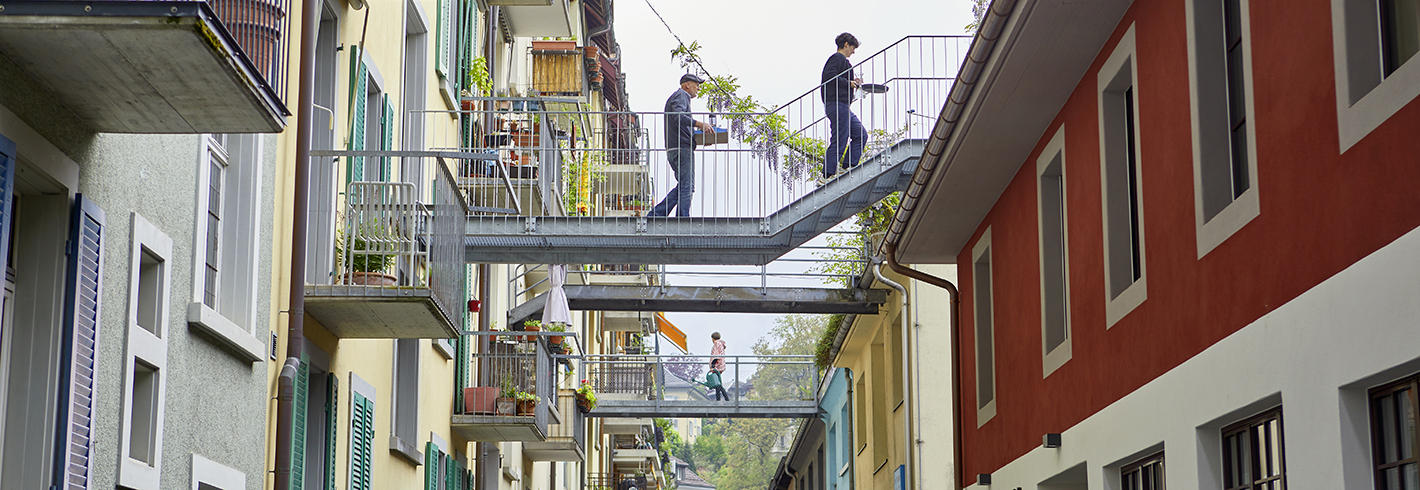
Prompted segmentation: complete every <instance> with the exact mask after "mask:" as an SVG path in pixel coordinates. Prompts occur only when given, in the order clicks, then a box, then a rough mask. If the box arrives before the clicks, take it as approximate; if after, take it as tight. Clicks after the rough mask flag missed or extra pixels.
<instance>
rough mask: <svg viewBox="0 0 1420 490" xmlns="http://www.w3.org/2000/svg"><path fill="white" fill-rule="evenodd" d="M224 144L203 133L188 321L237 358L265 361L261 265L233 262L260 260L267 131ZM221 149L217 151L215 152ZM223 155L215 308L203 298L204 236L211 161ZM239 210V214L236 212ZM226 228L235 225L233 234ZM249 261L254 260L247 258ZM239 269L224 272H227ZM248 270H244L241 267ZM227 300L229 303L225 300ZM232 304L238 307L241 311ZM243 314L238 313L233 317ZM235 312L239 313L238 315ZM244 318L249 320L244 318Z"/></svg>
mask: <svg viewBox="0 0 1420 490" xmlns="http://www.w3.org/2000/svg"><path fill="white" fill-rule="evenodd" d="M223 137H224V139H225V144H224V143H222V142H219V141H217V137H216V136H215V135H210V134H209V135H203V137H202V165H200V167H201V170H199V172H198V189H199V192H198V196H197V202H198V203H199V206H198V207H197V208H198V209H197V213H198V219H197V220H196V221H197V223H196V224H195V228H196V229H195V230H194V234H193V236H194V238H193V239H194V241H195V242H196V243H198V244H201V246H198V247H194V250H193V271H192V281H193V285H194V287H193V288H192V290H193V292H192V298H191V303H189V304H188V308H187V320H188V323H189V324H191V325H194V326H197V327H199V328H198V330H199V331H202V332H204V333H206V334H208V335H209V336H210V337H211V338H212V339H213V340H215V341H217V343H218V344H219V345H223V346H225V347H227V350H228V351H229V352H231V353H232V354H234V355H236V356H237V357H238V358H240V359H242V360H244V361H247V362H253V363H254V362H265V360H266V349H265V345H264V343H263V342H262V340H261V339H260V338H259V337H257V335H256V329H257V326H258V325H264V324H265V321H264V319H263V318H258V315H257V304H258V303H259V301H257V300H258V299H259V296H258V286H259V284H260V282H261V281H260V278H259V277H258V271H259V269H260V267H245V268H242V267H236V266H235V263H257V262H258V261H260V260H263V259H262V258H261V244H262V243H263V242H262V240H263V239H264V238H263V235H262V233H261V226H262V216H261V214H262V210H261V205H262V202H263V199H262V187H263V175H264V173H263V169H264V162H263V161H264V160H265V152H266V148H267V142H266V137H265V135H259V134H230V135H224V136H223ZM219 151H220V152H221V154H220V155H219V154H218V153H217V152H219ZM219 156H220V157H222V158H225V159H226V160H225V161H224V162H223V163H224V167H223V174H224V175H223V176H222V180H223V182H222V188H221V192H222V194H223V197H222V204H221V205H220V207H221V210H222V214H223V216H222V218H221V219H220V221H219V224H218V226H219V229H218V230H216V233H218V237H219V238H218V240H219V242H218V243H219V244H220V245H219V247H220V248H219V249H218V250H217V254H218V257H219V258H218V265H219V268H218V271H217V274H218V275H217V283H218V286H217V295H218V300H217V301H216V305H215V307H214V306H212V305H208V304H207V303H206V301H205V293H206V279H207V275H206V274H207V255H208V252H209V251H208V248H207V246H206V240H207V239H208V236H209V233H212V230H210V226H209V222H208V220H207V219H206V217H207V214H208V209H207V208H208V199H209V192H210V190H211V182H212V180H211V179H212V163H213V162H212V159H213V158H215V157H219ZM234 211H235V213H234ZM228 227H236V228H237V229H236V230H235V231H238V233H232V232H231V231H233V230H230V229H229V228H228ZM223 236H236V237H239V238H240V239H238V240H227V239H223V238H221V237H223ZM245 259H250V260H245ZM224 269H225V270H228V271H238V272H236V273H229V274H223V273H222V271H223V270H224ZM243 269H245V270H243ZM224 299H225V300H227V301H224ZM232 308H239V309H240V311H237V310H233V309H232ZM236 313H240V315H235V314H236ZM234 316H236V317H235V318H234ZM242 317H245V318H242Z"/></svg>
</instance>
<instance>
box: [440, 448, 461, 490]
mask: <svg viewBox="0 0 1420 490" xmlns="http://www.w3.org/2000/svg"><path fill="white" fill-rule="evenodd" d="M439 458H440V459H442V460H443V464H444V490H455V489H457V488H458V478H459V472H458V469H457V468H455V467H454V457H453V456H452V455H448V454H442V453H441V454H439Z"/></svg>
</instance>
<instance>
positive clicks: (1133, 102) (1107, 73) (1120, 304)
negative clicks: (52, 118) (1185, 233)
mask: <svg viewBox="0 0 1420 490" xmlns="http://www.w3.org/2000/svg"><path fill="white" fill-rule="evenodd" d="M1137 80H1138V75H1137V67H1136V66H1135V55H1134V26H1132V25H1131V26H1129V29H1128V30H1127V31H1125V32H1124V37H1123V38H1121V39H1120V40H1119V44H1118V45H1117V46H1116V47H1115V49H1114V54H1111V55H1110V57H1109V59H1108V60H1107V61H1105V64H1104V67H1103V68H1101V69H1100V72H1099V77H1098V82H1099V83H1098V87H1099V101H1100V102H1099V103H1100V106H1099V113H1100V114H1099V118H1100V155H1101V158H1100V182H1101V187H1102V189H1103V194H1104V195H1103V196H1102V197H1103V199H1101V201H1102V202H1103V206H1104V258H1105V281H1104V282H1105V293H1106V295H1105V302H1106V308H1105V317H1106V326H1107V327H1108V326H1113V325H1114V324H1115V323H1116V322H1118V321H1119V319H1120V318H1123V317H1124V315H1126V314H1128V313H1129V312H1130V311H1132V310H1133V309H1134V308H1135V307H1137V306H1139V304H1140V303H1142V302H1144V298H1145V295H1146V292H1145V291H1147V286H1146V283H1145V280H1144V279H1145V261H1144V216H1143V212H1142V205H1143V200H1144V198H1143V195H1142V194H1143V192H1142V189H1141V188H1140V183H1141V182H1142V179H1141V178H1140V176H1139V172H1140V169H1141V168H1142V166H1141V165H1140V163H1139V160H1140V156H1139V132H1138V117H1139V107H1138V94H1139V90H1138V85H1137V83H1136V81H1137Z"/></svg>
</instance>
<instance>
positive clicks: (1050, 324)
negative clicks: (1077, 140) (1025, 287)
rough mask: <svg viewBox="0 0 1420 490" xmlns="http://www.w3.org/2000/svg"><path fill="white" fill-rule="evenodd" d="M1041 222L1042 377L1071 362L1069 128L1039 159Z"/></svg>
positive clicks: (1051, 143)
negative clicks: (1067, 209) (1067, 191)
mask: <svg viewBox="0 0 1420 490" xmlns="http://www.w3.org/2000/svg"><path fill="white" fill-rule="evenodd" d="M1036 201H1038V202H1039V215H1038V216H1039V218H1038V221H1039V222H1040V328H1041V331H1040V338H1041V355H1042V356H1044V357H1043V359H1044V362H1042V363H1041V365H1042V368H1043V372H1042V374H1041V376H1042V377H1045V376H1050V373H1053V372H1055V370H1056V369H1057V368H1059V367H1060V366H1061V365H1062V364H1065V361H1068V360H1070V355H1071V350H1070V345H1071V344H1070V294H1069V290H1070V281H1069V276H1068V274H1069V267H1068V262H1069V260H1068V256H1069V254H1068V253H1067V250H1068V249H1069V241H1068V240H1067V239H1066V237H1067V236H1068V230H1069V227H1068V226H1066V216H1067V213H1066V212H1065V128H1064V127H1063V126H1062V127H1061V128H1060V129H1058V130H1056V131H1055V136H1052V137H1051V138H1050V142H1049V143H1047V144H1046V145H1045V150H1044V151H1042V152H1041V154H1040V158H1037V159H1036Z"/></svg>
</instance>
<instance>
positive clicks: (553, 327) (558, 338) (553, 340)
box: [547, 322, 567, 350]
mask: <svg viewBox="0 0 1420 490" xmlns="http://www.w3.org/2000/svg"><path fill="white" fill-rule="evenodd" d="M547 331H549V332H566V331H567V324H566V323H562V322H553V323H549V324H547ZM562 337H563V336H562V335H553V336H551V337H548V338H547V343H549V344H553V345H556V346H559V347H557V348H554V350H561V349H560V346H561V345H562Z"/></svg>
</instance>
